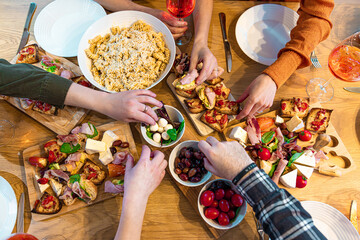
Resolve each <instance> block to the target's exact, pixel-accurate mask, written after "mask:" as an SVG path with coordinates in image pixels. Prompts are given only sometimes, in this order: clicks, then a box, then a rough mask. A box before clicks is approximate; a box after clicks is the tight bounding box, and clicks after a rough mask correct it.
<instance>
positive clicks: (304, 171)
mask: <svg viewBox="0 0 360 240" xmlns="http://www.w3.org/2000/svg"><path fill="white" fill-rule="evenodd" d="M294 167H296V168H297V170H298V171H299V173H300V175H302V176H304V177H306V178H307V179H309V178H310V177H311V175H312V173H313V171H314V168H311V167H307V166H302V165H299V164H294Z"/></svg>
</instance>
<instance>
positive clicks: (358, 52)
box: [306, 32, 360, 102]
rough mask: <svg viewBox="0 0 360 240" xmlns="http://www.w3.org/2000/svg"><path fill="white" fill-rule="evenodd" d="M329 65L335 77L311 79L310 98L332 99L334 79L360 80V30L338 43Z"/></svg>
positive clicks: (308, 86)
mask: <svg viewBox="0 0 360 240" xmlns="http://www.w3.org/2000/svg"><path fill="white" fill-rule="evenodd" d="M328 66H329V69H330V72H331V73H332V74H333V77H332V78H331V79H329V80H327V81H325V80H324V79H321V78H314V79H311V80H310V81H309V82H308V84H307V85H306V92H307V94H308V95H309V97H310V98H313V99H317V100H318V101H320V102H327V101H330V100H331V99H332V97H333V95H334V88H333V87H332V85H331V83H330V82H331V81H332V79H336V78H338V79H340V80H343V81H348V82H356V81H360V32H357V33H355V34H353V35H351V36H350V37H348V38H346V39H345V40H343V41H342V42H341V43H339V44H338V45H336V46H335V47H334V48H333V50H332V51H331V53H330V55H329V58H328Z"/></svg>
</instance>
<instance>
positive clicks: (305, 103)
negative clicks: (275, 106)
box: [280, 97, 310, 118]
mask: <svg viewBox="0 0 360 240" xmlns="http://www.w3.org/2000/svg"><path fill="white" fill-rule="evenodd" d="M280 106H281V113H280V115H281V116H282V117H293V116H295V115H297V116H298V117H299V118H304V117H306V116H307V114H308V113H309V109H310V107H309V99H308V98H299V97H294V98H289V99H282V100H281V102H280Z"/></svg>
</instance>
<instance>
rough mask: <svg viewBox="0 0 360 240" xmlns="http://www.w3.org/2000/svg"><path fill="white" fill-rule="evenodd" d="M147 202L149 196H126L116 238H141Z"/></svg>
mask: <svg viewBox="0 0 360 240" xmlns="http://www.w3.org/2000/svg"><path fill="white" fill-rule="evenodd" d="M146 204H147V198H139V197H130V196H129V197H127V196H126V195H125V196H124V199H123V204H122V211H121V218H120V223H119V227H118V230H117V232H116V236H115V240H117V239H121V240H136V239H140V236H141V228H142V224H143V220H144V215H145V209H146Z"/></svg>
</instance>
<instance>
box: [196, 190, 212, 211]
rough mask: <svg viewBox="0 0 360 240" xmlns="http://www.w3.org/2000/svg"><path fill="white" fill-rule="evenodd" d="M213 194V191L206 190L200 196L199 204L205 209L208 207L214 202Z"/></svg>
mask: <svg viewBox="0 0 360 240" xmlns="http://www.w3.org/2000/svg"><path fill="white" fill-rule="evenodd" d="M214 198H215V194H214V192H213V191H210V190H207V191H205V192H203V193H202V194H201V197H200V203H201V204H202V205H204V206H205V207H208V206H210V205H211V204H212V202H213V201H214Z"/></svg>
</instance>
